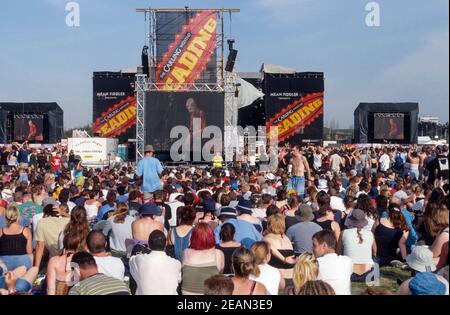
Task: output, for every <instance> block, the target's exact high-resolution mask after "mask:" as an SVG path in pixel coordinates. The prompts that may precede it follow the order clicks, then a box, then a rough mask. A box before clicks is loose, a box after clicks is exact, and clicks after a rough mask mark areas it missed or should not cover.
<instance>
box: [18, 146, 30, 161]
mask: <svg viewBox="0 0 450 315" xmlns="http://www.w3.org/2000/svg"><path fill="white" fill-rule="evenodd" d="M17 162H18V163H28V151H27V150H25V149H23V148H20V150H19V154H18V155H17Z"/></svg>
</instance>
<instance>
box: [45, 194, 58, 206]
mask: <svg viewBox="0 0 450 315" xmlns="http://www.w3.org/2000/svg"><path fill="white" fill-rule="evenodd" d="M48 205H53V206H56V205H58V203H57V202H56V200H55V199H53V198H52V197H46V198H44V200H42V208H45V207H46V206H48Z"/></svg>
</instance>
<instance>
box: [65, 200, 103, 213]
mask: <svg viewBox="0 0 450 315" xmlns="http://www.w3.org/2000/svg"><path fill="white" fill-rule="evenodd" d="M67 206H68V207H69V213H71V212H72V209H73V208H75V207H76V206H77V205H76V204H75V202H73V201H70V200H69V201H67ZM97 210H98V209H97Z"/></svg>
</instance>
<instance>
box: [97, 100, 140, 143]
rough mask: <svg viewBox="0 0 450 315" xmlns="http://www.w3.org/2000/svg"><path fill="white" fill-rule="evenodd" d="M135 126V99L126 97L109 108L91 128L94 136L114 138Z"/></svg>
mask: <svg viewBox="0 0 450 315" xmlns="http://www.w3.org/2000/svg"><path fill="white" fill-rule="evenodd" d="M135 125H136V97H134V96H132V97H128V98H126V99H125V100H123V101H121V102H120V103H118V104H116V105H114V106H113V107H110V108H109V109H108V110H107V111H106V112H104V113H103V114H102V115H101V116H100V117H99V118H97V120H96V121H95V122H94V124H93V126H92V131H93V133H94V134H99V135H100V136H101V137H116V136H118V135H120V134H122V133H124V132H126V131H127V130H128V129H129V128H131V127H133V126H135Z"/></svg>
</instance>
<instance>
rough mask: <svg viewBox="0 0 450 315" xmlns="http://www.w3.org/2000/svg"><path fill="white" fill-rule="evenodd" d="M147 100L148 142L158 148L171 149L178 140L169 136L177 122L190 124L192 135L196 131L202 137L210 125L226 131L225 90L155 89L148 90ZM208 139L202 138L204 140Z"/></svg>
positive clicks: (162, 149)
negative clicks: (163, 90)
mask: <svg viewBox="0 0 450 315" xmlns="http://www.w3.org/2000/svg"><path fill="white" fill-rule="evenodd" d="M145 102H146V103H145V128H146V139H145V142H146V144H151V145H153V147H154V148H155V150H156V151H170V149H171V146H172V144H173V143H174V142H175V141H177V140H179V139H178V138H177V139H171V138H170V132H171V130H172V128H174V127H176V126H182V127H185V128H187V129H188V130H189V133H190V137H191V139H194V138H192V137H195V136H196V135H198V136H199V137H201V133H202V132H203V130H204V129H205V128H206V127H208V126H217V127H218V128H219V129H220V130H221V132H222V135H223V129H224V94H223V93H218V92H160V91H155V92H148V93H147V94H146V100H145ZM196 126H198V128H196ZM207 136H208V135H207ZM199 139H200V138H199ZM208 140H209V139H204V140H202V141H201V142H202V144H204V142H206V141H208ZM190 143H191V144H192V143H193V141H191V142H190Z"/></svg>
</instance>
